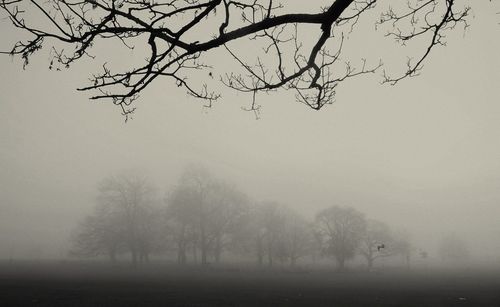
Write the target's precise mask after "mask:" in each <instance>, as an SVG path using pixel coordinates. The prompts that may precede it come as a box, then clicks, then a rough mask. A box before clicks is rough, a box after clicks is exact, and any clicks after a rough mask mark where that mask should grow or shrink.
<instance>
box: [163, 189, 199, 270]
mask: <svg viewBox="0 0 500 307" xmlns="http://www.w3.org/2000/svg"><path fill="white" fill-rule="evenodd" d="M197 201H198V199H197V195H196V194H195V191H194V190H193V189H191V188H189V187H187V186H182V185H181V186H178V187H176V188H175V189H174V190H173V191H172V192H171V194H170V195H169V196H168V198H167V199H166V202H167V224H168V226H167V229H168V233H169V234H170V235H171V236H172V239H173V241H174V242H175V245H176V249H177V262H178V263H179V264H186V262H187V253H188V250H189V247H190V246H192V245H195V244H197V242H196V236H197V234H196V233H197V229H198V214H197V211H198V207H197Z"/></svg>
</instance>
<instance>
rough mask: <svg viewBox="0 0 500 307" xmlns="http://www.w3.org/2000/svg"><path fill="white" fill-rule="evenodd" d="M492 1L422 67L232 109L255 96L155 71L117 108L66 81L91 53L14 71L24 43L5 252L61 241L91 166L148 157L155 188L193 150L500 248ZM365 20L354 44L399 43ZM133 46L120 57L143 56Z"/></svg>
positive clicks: (415, 228) (293, 195)
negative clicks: (149, 82) (218, 93)
mask: <svg viewBox="0 0 500 307" xmlns="http://www.w3.org/2000/svg"><path fill="white" fill-rule="evenodd" d="M478 2H479V1H478ZM492 7H493V8H495V6H494V5H491V4H489V3H485V2H484V1H482V2H481V3H474V4H473V9H474V14H475V18H474V19H472V20H471V28H470V29H469V30H468V31H467V33H466V35H465V36H464V37H463V32H461V31H458V32H457V33H456V35H450V37H449V39H448V46H447V47H446V48H439V49H436V50H435V51H434V53H433V54H432V55H431V57H430V58H429V60H428V61H427V64H426V67H425V69H424V71H423V74H422V75H421V76H420V77H417V78H414V79H411V80H406V81H403V82H402V83H400V84H399V85H397V86H395V87H392V86H387V85H384V86H381V85H379V82H380V80H381V79H380V76H379V75H377V76H369V77H362V78H359V79H354V80H352V81H350V82H346V83H344V84H342V85H341V86H340V87H339V90H338V94H337V102H336V103H335V104H334V105H332V106H327V107H325V108H324V109H323V110H322V111H320V112H316V111H313V110H309V109H307V108H306V107H305V106H303V105H300V104H298V103H297V102H295V99H294V97H293V95H292V94H291V93H286V92H279V93H275V94H271V95H268V96H267V95H260V96H259V97H258V101H259V103H260V104H261V105H262V106H263V112H262V114H261V119H260V120H255V118H254V116H253V114H252V113H249V112H244V111H242V110H241V107H242V106H246V105H247V104H248V103H249V102H250V97H249V96H246V95H241V94H236V93H233V92H231V91H229V90H226V89H222V94H223V98H222V100H221V102H220V103H218V104H217V105H216V106H214V107H213V108H212V109H210V110H205V109H203V108H202V107H201V105H200V103H199V102H198V101H196V100H194V99H193V98H190V97H188V96H187V95H185V93H184V91H183V90H179V89H177V88H176V87H175V86H171V85H170V84H169V83H168V82H169V81H161V80H160V81H156V83H155V84H154V85H153V86H152V87H151V88H150V89H149V90H147V91H146V92H144V93H143V94H142V96H141V98H140V101H139V102H138V105H137V106H138V110H137V113H136V114H135V115H134V119H133V120H132V121H129V122H128V123H126V124H125V123H124V118H123V117H122V116H121V115H120V113H119V112H120V111H119V110H118V109H117V108H116V107H114V106H113V105H112V104H109V103H107V104H103V103H95V102H91V101H89V100H88V96H89V93H81V92H77V91H76V90H75V88H77V87H78V86H80V85H82V84H84V83H85V82H86V80H87V77H88V76H89V74H90V73H92V72H94V71H92V70H91V69H90V68H89V67H88V65H89V64H88V62H87V63H85V62H84V63H82V64H78V65H75V67H74V68H73V69H71V70H69V71H62V72H56V71H49V70H48V69H47V66H48V60H47V59H48V50H45V52H41V53H40V54H38V55H36V56H35V57H33V58H32V63H31V64H30V65H29V66H28V67H27V69H26V70H25V71H23V70H22V65H21V64H20V61H19V60H18V59H12V58H11V57H9V56H2V57H0V65H1V68H2V69H1V70H0V81H1V82H0V170H1V171H0V257H5V256H8V253H9V252H8V250H10V249H13V250H14V252H13V253H14V254H16V253H17V254H21V253H25V252H26V251H27V250H29V248H31V247H32V246H36V245H44V246H45V245H46V246H50V247H51V248H54V247H56V248H59V247H61V246H64V245H65V240H66V238H67V237H68V234H69V231H70V230H71V227H72V226H74V225H75V223H76V221H77V220H78V219H80V218H81V217H82V216H83V215H84V214H86V213H88V212H90V210H91V209H92V207H93V205H94V204H93V198H94V196H95V187H96V182H98V181H99V180H101V179H102V178H103V177H105V176H107V175H109V174H110V173H112V172H116V171H119V170H121V169H124V168H125V169H128V168H139V169H144V170H145V172H146V173H148V174H149V176H150V177H151V179H152V180H153V181H154V182H155V183H156V185H157V187H158V189H159V191H161V193H163V191H165V190H168V188H169V187H171V186H172V185H173V184H175V182H176V180H177V176H178V175H179V174H180V172H181V170H182V168H183V166H184V165H185V164H187V163H191V162H195V163H202V164H205V165H206V166H207V167H209V168H210V169H211V170H212V171H213V172H214V173H216V174H217V175H218V176H220V177H223V178H226V179H227V180H229V181H233V182H235V183H236V184H237V185H238V186H239V187H240V188H241V189H242V190H244V191H246V192H247V193H248V194H249V195H251V196H252V197H254V198H255V199H258V200H268V199H273V200H277V201H281V202H283V203H286V204H288V205H290V206H292V207H294V208H296V209H297V210H299V211H301V212H303V213H304V214H306V215H308V216H313V214H314V213H315V212H316V211H317V210H318V209H321V208H324V207H326V206H330V205H334V204H341V205H352V206H354V207H356V208H358V209H359V210H361V211H363V212H365V213H366V214H367V216H369V217H373V218H378V219H381V220H384V221H387V222H389V223H391V224H392V225H395V226H397V227H404V228H407V229H408V230H409V231H410V232H411V233H413V236H414V238H415V241H416V242H419V243H420V244H426V243H428V241H425V240H426V239H428V238H438V237H439V236H441V235H443V234H445V233H448V232H455V233H458V234H463V235H465V236H466V237H467V238H468V239H469V240H471V241H474V243H472V244H476V246H478V247H480V248H482V249H486V252H485V253H486V254H488V255H491V256H493V255H495V253H497V254H500V242H499V241H498V240H497V238H498V237H499V236H500V223H499V221H500V209H499V208H500V206H499V204H500V159H499V157H500V105H499V104H498V100H499V98H498V82H499V80H500V61H499V60H498V54H500V43H499V42H498V40H497V37H498V35H499V33H500V25H498V22H499V21H500V17H499V15H495V14H494V13H492ZM368 26H370V27H372V26H373V25H367V26H365V27H363V25H361V26H360V27H361V28H360V31H359V32H358V34H357V35H354V36H353V37H352V38H351V41H350V42H349V43H350V44H349V47H347V48H351V49H348V50H351V51H350V54H352V55H353V57H354V58H356V57H357V56H358V55H359V56H366V57H369V56H370V55H371V54H375V56H372V57H370V58H371V59H374V60H375V61H376V60H377V59H378V56H379V55H380V56H383V57H384V58H385V59H387V58H389V59H391V58H399V57H401V56H404V55H405V54H406V51H405V50H404V49H403V48H401V47H398V46H397V45H395V44H393V43H392V42H390V41H387V40H385V41H386V42H385V43H380V41H382V42H384V38H383V32H381V33H378V36H374V37H371V36H370V39H369V40H368V39H367V38H366V34H367V33H372V32H369V31H371V30H372V28H370V27H368ZM0 36H1V37H2V42H1V43H0V48H1V49H2V50H5V49H8V47H9V46H10V45H9V44H10V43H11V42H12V41H13V39H14V38H15V35H14V32H13V31H12V29H11V28H10V27H8V25H7V23H6V22H5V21H2V26H1V29H0ZM4 37H6V38H7V39H4ZM104 47H105V46H97V47H96V48H104ZM98 50H99V49H98ZM134 52H135V53H134ZM134 52H131V53H130V54H126V53H123V54H122V56H121V57H120V58H119V60H118V61H128V59H129V58H130V57H135V58H137V57H141V56H142V55H141V54H140V51H134ZM388 63H389V64H393V63H392V62H391V61H390V60H389V61H388ZM400 64H404V63H403V62H401V63H400ZM90 65H91V64H90ZM49 239H50V240H49ZM433 242H434V241H432V240H431V241H430V242H429V244H434V243H433Z"/></svg>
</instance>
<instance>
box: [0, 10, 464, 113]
mask: <svg viewBox="0 0 500 307" xmlns="http://www.w3.org/2000/svg"><path fill="white" fill-rule="evenodd" d="M377 2H380V1H377V0H330V1H318V4H312V3H316V2H311V4H310V6H314V5H317V6H318V8H317V13H302V12H298V13H294V12H293V11H292V12H290V9H289V7H290V6H292V4H289V3H286V2H285V3H278V2H277V1H273V0H240V1H232V0H47V1H36V0H0V7H1V8H2V9H3V11H5V12H6V13H7V14H8V17H9V18H10V21H11V23H12V24H13V25H14V26H15V27H17V28H20V29H22V30H24V31H25V32H27V33H29V34H30V38H29V39H28V40H25V41H23V40H20V41H19V42H17V43H16V44H15V45H14V46H13V48H12V49H11V50H10V51H8V53H10V54H12V55H19V56H21V58H22V59H23V60H24V65H27V64H28V61H29V58H30V56H31V55H33V54H34V53H35V52H36V51H38V50H39V49H41V48H42V46H44V45H47V44H49V45H50V47H51V48H52V49H51V50H52V51H51V55H52V56H53V59H51V62H50V66H49V68H53V67H54V68H57V69H60V68H64V67H70V65H71V64H73V63H74V62H75V61H78V60H80V59H82V58H84V57H94V56H95V55H93V54H92V52H91V49H92V47H93V46H94V45H95V44H96V43H97V42H98V41H102V40H106V41H110V42H113V43H115V42H117V43H121V44H123V46H124V47H126V48H134V47H135V46H138V44H140V47H141V48H143V47H147V53H148V55H147V58H146V59H145V60H144V61H143V62H142V64H140V65H138V66H131V67H123V68H121V69H119V70H116V69H111V68H109V67H108V66H109V65H107V63H104V64H103V65H102V71H100V72H96V73H94V74H93V75H92V77H91V78H90V83H89V84H88V85H86V86H83V87H81V88H79V90H82V91H92V92H93V93H94V94H93V95H92V96H91V99H97V100H102V99H108V100H111V101H112V102H113V103H114V104H116V105H118V106H120V107H121V108H122V111H123V113H124V114H125V115H128V114H130V113H131V112H133V111H134V109H135V108H134V103H133V102H134V101H135V100H136V99H137V98H138V97H139V94H140V93H141V92H142V91H143V90H145V89H146V88H147V87H148V86H150V84H151V83H152V82H153V81H155V80H157V79H162V78H163V79H165V78H166V79H170V80H171V81H172V82H173V83H175V84H176V85H177V86H178V87H182V88H184V89H185V90H186V91H187V93H188V94H190V95H192V96H194V97H196V98H199V99H201V100H203V101H204V102H205V105H206V106H211V105H212V103H213V102H214V101H216V100H217V99H219V98H220V97H221V96H220V94H219V93H218V92H215V91H212V90H211V89H209V86H208V85H207V82H206V80H209V79H211V78H214V75H213V67H212V66H211V65H210V64H207V63H205V62H204V61H205V60H210V58H209V57H207V56H206V55H208V54H210V53H213V52H214V50H215V49H217V48H219V47H221V49H222V48H223V49H222V50H224V52H226V53H227V55H228V59H231V60H232V61H233V62H234V64H235V66H234V67H231V66H229V63H230V61H226V60H225V64H224V65H223V66H224V67H223V68H226V67H229V68H228V71H225V72H221V74H220V76H219V77H218V81H220V82H221V83H222V84H224V85H225V86H227V87H229V88H231V89H234V90H236V91H241V92H246V93H249V94H250V95H251V97H252V103H251V106H250V108H249V109H250V110H253V111H258V109H259V107H260V106H259V105H258V103H257V102H256V101H255V95H256V94H257V93H258V92H270V91H275V90H278V89H284V90H292V91H294V92H295V94H296V99H297V101H299V102H301V103H303V104H305V105H307V106H309V107H311V108H313V109H316V110H319V109H321V108H322V107H323V106H325V105H327V104H331V103H333V102H334V99H335V91H336V88H337V86H338V85H339V84H340V83H342V82H343V81H344V80H346V79H348V78H352V77H356V76H359V75H362V74H367V73H374V72H377V71H381V73H382V75H383V82H384V83H389V84H396V83H397V82H399V81H400V80H402V79H404V78H406V77H411V76H415V75H417V74H418V73H419V72H420V70H421V69H422V67H423V64H424V61H425V60H426V58H427V57H428V56H429V54H430V52H431V51H432V50H433V49H434V48H435V47H436V46H440V45H444V44H445V35H446V33H447V32H449V31H453V30H454V29H456V28H457V27H459V28H463V27H467V26H468V23H467V21H468V16H469V15H470V7H467V6H464V5H463V4H457V2H458V0H408V1H388V2H387V3H383V4H380V3H377ZM320 4H323V5H324V6H323V7H320ZM390 5H393V6H390ZM370 11H372V12H374V13H375V14H376V15H373V14H372V13H370ZM36 14H39V16H40V17H42V18H36V19H35V18H33V16H35V15H36ZM364 16H372V17H373V16H377V17H376V18H375V19H374V22H375V25H376V27H375V28H376V29H381V28H382V30H383V31H385V34H386V36H387V37H389V38H393V39H395V40H396V41H398V42H399V43H401V44H408V43H410V42H413V41H416V42H418V46H422V50H421V52H420V54H419V55H418V56H416V57H409V58H408V62H407V66H406V67H404V68H403V69H402V71H400V72H399V73H387V72H386V70H385V69H384V68H383V63H382V61H381V60H379V59H371V60H367V59H359V61H358V62H357V63H355V64H351V62H348V61H344V60H343V59H342V51H343V49H344V44H345V43H346V40H345V37H346V36H348V35H350V34H351V33H353V32H354V31H356V30H357V28H356V26H357V24H358V21H359V20H360V19H362V18H364ZM244 39H247V40H250V41H251V43H252V44H254V45H257V46H261V47H262V48H261V49H262V50H263V52H262V54H261V55H257V54H253V53H252V54H250V55H251V56H252V58H250V59H248V56H249V54H248V52H247V53H244V52H243V53H242V52H238V51H237V50H236V49H238V48H237V46H236V44H235V42H240V41H242V40H244ZM226 62H227V65H226ZM250 63H253V64H250ZM237 69H239V70H240V71H241V72H237V71H236V70H237ZM200 72H203V76H205V78H200V77H195V75H196V73H200ZM215 78H217V77H215ZM204 79H206V80H204Z"/></svg>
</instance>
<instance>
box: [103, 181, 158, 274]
mask: <svg viewBox="0 0 500 307" xmlns="http://www.w3.org/2000/svg"><path fill="white" fill-rule="evenodd" d="M98 201H99V203H100V204H101V205H102V206H104V207H106V210H108V211H109V212H110V214H112V215H116V217H117V218H118V219H119V220H120V222H121V223H122V229H123V235H124V241H125V244H126V246H127V248H128V250H129V252H130V254H131V260H132V264H133V265H137V263H138V262H140V261H141V262H142V261H148V259H149V254H150V253H151V244H150V241H149V240H150V239H151V238H150V237H149V236H150V235H154V233H153V232H152V231H151V228H150V224H151V223H152V219H154V218H155V214H152V212H151V210H154V209H153V208H154V203H155V201H154V199H153V189H152V186H151V185H150V184H149V182H148V181H147V179H145V178H144V177H141V176H139V175H137V174H134V173H132V174H126V173H125V174H121V175H118V176H110V177H108V178H106V179H105V180H103V181H102V182H101V184H100V186H99V196H98Z"/></svg>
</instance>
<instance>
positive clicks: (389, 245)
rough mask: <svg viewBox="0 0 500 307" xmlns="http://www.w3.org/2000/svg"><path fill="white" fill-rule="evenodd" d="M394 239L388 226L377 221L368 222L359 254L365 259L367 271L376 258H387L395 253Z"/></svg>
mask: <svg viewBox="0 0 500 307" xmlns="http://www.w3.org/2000/svg"><path fill="white" fill-rule="evenodd" d="M394 245H395V242H394V237H393V235H392V232H391V229H390V228H389V226H388V225H387V224H385V223H383V222H380V221H377V220H368V221H367V227H366V233H365V234H364V235H363V238H362V240H361V245H360V254H361V255H362V256H363V257H364V258H365V259H366V264H367V266H368V270H371V269H372V268H373V264H374V262H375V260H376V259H377V258H381V257H388V256H391V255H393V254H394V253H395V252H396V251H395V250H394V248H395V246H394Z"/></svg>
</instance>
